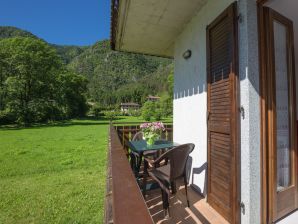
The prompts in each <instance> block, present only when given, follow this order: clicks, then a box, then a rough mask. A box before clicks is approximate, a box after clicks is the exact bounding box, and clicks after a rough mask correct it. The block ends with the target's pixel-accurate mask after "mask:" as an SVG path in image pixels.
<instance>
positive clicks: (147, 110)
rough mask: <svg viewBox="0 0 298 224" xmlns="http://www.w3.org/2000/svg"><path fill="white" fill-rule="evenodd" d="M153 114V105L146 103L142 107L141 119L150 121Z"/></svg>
mask: <svg viewBox="0 0 298 224" xmlns="http://www.w3.org/2000/svg"><path fill="white" fill-rule="evenodd" d="M154 112H155V104H154V103H153V102H150V101H147V102H146V103H144V105H143V107H142V117H143V119H144V120H145V121H150V119H151V117H152V116H153V115H154Z"/></svg>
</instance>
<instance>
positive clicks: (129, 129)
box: [113, 122, 173, 154]
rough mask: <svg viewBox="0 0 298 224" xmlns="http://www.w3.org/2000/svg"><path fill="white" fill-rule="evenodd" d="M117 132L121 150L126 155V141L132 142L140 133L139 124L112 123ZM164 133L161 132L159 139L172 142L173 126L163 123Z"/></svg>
mask: <svg viewBox="0 0 298 224" xmlns="http://www.w3.org/2000/svg"><path fill="white" fill-rule="evenodd" d="M113 125H114V127H115V128H116V130H117V132H118V136H119V139H120V142H121V144H122V145H123V149H124V151H125V153H126V154H128V141H130V140H132V138H133V136H134V135H135V134H136V133H137V132H138V131H140V122H130V123H128V122H127V123H113ZM164 126H165V131H164V132H161V138H162V139H166V140H169V141H172V140H173V124H171V123H165V124H164Z"/></svg>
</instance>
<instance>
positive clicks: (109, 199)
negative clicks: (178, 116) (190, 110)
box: [104, 123, 173, 224]
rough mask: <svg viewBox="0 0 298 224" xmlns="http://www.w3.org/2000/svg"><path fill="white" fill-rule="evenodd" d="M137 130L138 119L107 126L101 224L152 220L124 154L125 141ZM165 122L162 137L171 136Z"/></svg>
mask: <svg viewBox="0 0 298 224" xmlns="http://www.w3.org/2000/svg"><path fill="white" fill-rule="evenodd" d="M138 131H139V123H138V124H137V123H121V124H119V123H115V124H111V125H110V127H109V146H108V165H107V181H106V183H107V184H106V200H105V218H104V219H105V220H104V222H105V224H112V223H115V224H139V223H142V224H153V220H152V218H151V216H150V213H149V211H148V208H147V206H146V203H145V200H144V198H143V195H142V193H141V191H140V188H139V186H138V184H137V182H136V179H135V176H134V174H133V172H132V170H131V168H130V165H129V161H128V158H127V149H128V148H127V141H129V140H130V139H131V138H132V137H133V134H135V133H136V132H138ZM172 131H173V126H172V125H171V124H167V125H166V131H165V133H164V134H163V138H166V139H168V140H171V139H172V136H173V135H172Z"/></svg>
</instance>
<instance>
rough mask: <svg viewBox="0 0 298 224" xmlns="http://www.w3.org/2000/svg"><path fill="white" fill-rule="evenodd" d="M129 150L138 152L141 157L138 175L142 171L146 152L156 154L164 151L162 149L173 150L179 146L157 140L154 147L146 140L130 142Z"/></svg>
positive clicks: (138, 164)
mask: <svg viewBox="0 0 298 224" xmlns="http://www.w3.org/2000/svg"><path fill="white" fill-rule="evenodd" d="M128 145H129V148H130V149H131V150H132V151H134V152H136V153H137V154H138V156H139V159H138V161H137V167H136V169H137V170H136V171H137V173H138V172H139V171H140V167H141V164H142V160H143V155H144V153H146V152H149V153H154V151H158V150H162V149H171V148H173V147H175V146H178V145H179V144H177V143H175V142H172V141H167V140H157V141H155V142H154V144H153V145H148V144H147V142H146V141H145V140H138V141H129V142H128Z"/></svg>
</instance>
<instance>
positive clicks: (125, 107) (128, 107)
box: [120, 103, 140, 112]
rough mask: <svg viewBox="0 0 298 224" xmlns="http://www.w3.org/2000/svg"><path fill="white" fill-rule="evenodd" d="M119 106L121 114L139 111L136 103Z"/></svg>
mask: <svg viewBox="0 0 298 224" xmlns="http://www.w3.org/2000/svg"><path fill="white" fill-rule="evenodd" d="M120 106H121V111H123V112H128V111H129V110H138V109H140V105H139V104H137V103H121V104H120Z"/></svg>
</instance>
